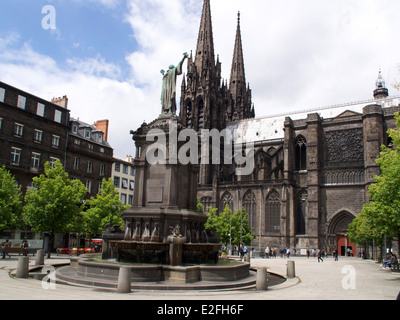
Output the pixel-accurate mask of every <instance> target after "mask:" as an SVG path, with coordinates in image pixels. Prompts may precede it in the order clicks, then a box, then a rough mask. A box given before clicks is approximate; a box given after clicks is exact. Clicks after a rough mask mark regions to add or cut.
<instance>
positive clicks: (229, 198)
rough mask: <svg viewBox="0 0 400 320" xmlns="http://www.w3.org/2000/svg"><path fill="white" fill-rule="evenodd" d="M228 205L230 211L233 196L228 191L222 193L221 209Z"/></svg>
mask: <svg viewBox="0 0 400 320" xmlns="http://www.w3.org/2000/svg"><path fill="white" fill-rule="evenodd" d="M227 205H228V206H229V209H231V211H232V213H233V212H234V211H233V197H232V195H231V194H230V193H229V192H226V193H224V195H223V196H222V199H221V211H224V209H225V207H226V206H227Z"/></svg>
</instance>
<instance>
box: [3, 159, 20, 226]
mask: <svg viewBox="0 0 400 320" xmlns="http://www.w3.org/2000/svg"><path fill="white" fill-rule="evenodd" d="M21 215H22V193H21V186H19V187H18V186H17V183H16V181H15V179H14V176H13V175H12V174H11V173H10V171H8V170H7V169H6V168H5V167H4V166H3V167H0V230H11V229H17V228H19V227H21V226H22V217H21Z"/></svg>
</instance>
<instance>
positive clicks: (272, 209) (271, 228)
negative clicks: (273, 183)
mask: <svg viewBox="0 0 400 320" xmlns="http://www.w3.org/2000/svg"><path fill="white" fill-rule="evenodd" d="M265 232H266V233H268V234H280V233H281V199H280V197H279V193H278V192H277V191H272V192H271V193H270V194H269V195H268V196H267V199H266V202H265Z"/></svg>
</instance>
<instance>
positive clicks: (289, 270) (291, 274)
mask: <svg viewBox="0 0 400 320" xmlns="http://www.w3.org/2000/svg"><path fill="white" fill-rule="evenodd" d="M286 275H287V277H288V278H289V279H292V278H295V277H296V270H295V264H294V261H292V260H289V261H288V262H287V265H286Z"/></svg>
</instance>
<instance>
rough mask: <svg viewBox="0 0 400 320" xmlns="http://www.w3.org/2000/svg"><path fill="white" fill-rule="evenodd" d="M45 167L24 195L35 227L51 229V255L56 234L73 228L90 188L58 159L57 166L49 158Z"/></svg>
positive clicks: (26, 210) (26, 215) (26, 213)
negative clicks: (68, 170)
mask: <svg viewBox="0 0 400 320" xmlns="http://www.w3.org/2000/svg"><path fill="white" fill-rule="evenodd" d="M44 170H45V173H44V174H42V175H40V176H39V177H35V178H33V184H34V188H32V189H30V190H29V191H28V192H27V194H26V196H25V202H26V204H25V207H24V211H23V218H24V220H25V222H26V223H27V224H29V225H30V226H31V227H32V230H33V231H35V232H48V233H49V237H50V241H49V248H48V257H49V258H50V256H51V249H52V247H53V244H54V235H55V234H57V233H60V234H64V233H68V232H71V231H73V226H74V225H76V220H77V219H78V214H79V213H80V212H81V207H82V206H81V203H82V202H83V199H84V197H85V195H86V193H87V189H86V187H85V186H84V185H83V183H82V182H81V181H79V180H70V179H69V177H68V173H66V172H65V171H64V168H63V165H62V164H61V162H60V161H59V160H57V161H56V162H55V163H54V167H51V165H50V163H49V162H46V163H45V165H44Z"/></svg>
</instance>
